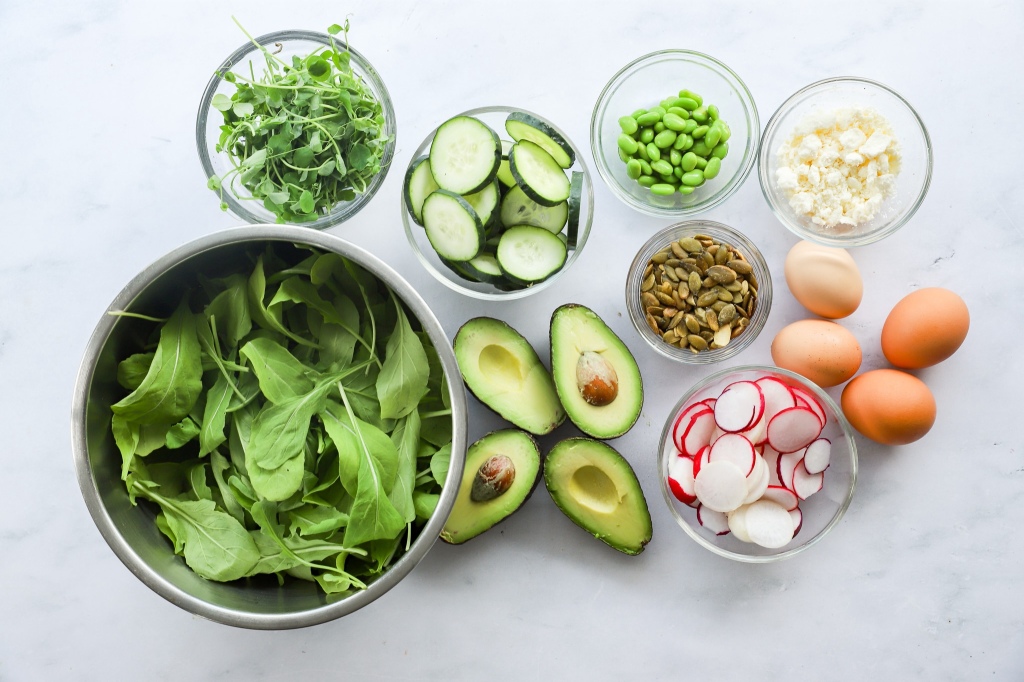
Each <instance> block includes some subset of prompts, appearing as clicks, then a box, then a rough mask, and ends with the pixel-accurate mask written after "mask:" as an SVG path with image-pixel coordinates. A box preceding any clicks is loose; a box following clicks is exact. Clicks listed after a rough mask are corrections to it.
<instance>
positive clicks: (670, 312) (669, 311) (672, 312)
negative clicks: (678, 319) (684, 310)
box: [661, 308, 679, 320]
mask: <svg viewBox="0 0 1024 682" xmlns="http://www.w3.org/2000/svg"><path fill="white" fill-rule="evenodd" d="M678 312H679V310H678V309H676V308H665V310H663V311H662V312H661V316H662V317H665V318H668V319H670V320H671V319H672V318H673V317H675V316H676V313H678Z"/></svg>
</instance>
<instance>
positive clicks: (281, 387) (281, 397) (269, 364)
mask: <svg viewBox="0 0 1024 682" xmlns="http://www.w3.org/2000/svg"><path fill="white" fill-rule="evenodd" d="M238 354H239V355H240V356H242V357H244V358H245V359H246V360H248V361H249V365H250V366H251V367H252V371H253V373H254V374H256V378H257V379H259V382H260V391H262V392H263V395H265V396H266V397H267V400H269V401H270V402H272V403H274V404H275V405H279V404H281V403H284V402H286V401H288V400H292V399H294V398H297V397H299V396H302V395H305V394H306V393H309V392H310V391H311V390H312V389H313V381H312V380H311V379H310V378H309V377H308V376H307V373H308V372H309V370H308V369H307V368H306V366H305V365H303V364H302V363H301V362H299V361H298V360H296V359H295V356H294V355H292V354H291V353H289V352H288V349H287V348H285V347H284V346H282V345H281V344H279V343H277V342H276V341H274V340H273V339H268V338H265V337H263V338H255V339H252V340H251V341H249V342H247V343H246V344H245V345H244V346H242V348H241V349H240V350H239V351H238Z"/></svg>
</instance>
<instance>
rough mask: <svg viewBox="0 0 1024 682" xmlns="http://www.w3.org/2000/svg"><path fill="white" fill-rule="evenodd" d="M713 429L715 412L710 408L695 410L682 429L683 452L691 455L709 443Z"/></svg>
mask: <svg viewBox="0 0 1024 682" xmlns="http://www.w3.org/2000/svg"><path fill="white" fill-rule="evenodd" d="M714 430H715V413H714V412H713V411H711V410H704V411H701V412H697V413H696V414H694V415H693V416H692V417H690V423H689V425H688V426H687V427H686V430H685V431H683V441H682V445H683V447H682V451H683V454H686V455H690V456H693V455H695V454H697V453H698V452H700V449H701V448H703V447H704V446H705V445H709V444H710V443H711V434H712V433H713V432H714Z"/></svg>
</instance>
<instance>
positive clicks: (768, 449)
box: [761, 443, 782, 485]
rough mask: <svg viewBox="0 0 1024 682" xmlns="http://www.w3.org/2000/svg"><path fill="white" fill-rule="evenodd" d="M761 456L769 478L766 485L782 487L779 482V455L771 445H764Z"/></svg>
mask: <svg viewBox="0 0 1024 682" xmlns="http://www.w3.org/2000/svg"><path fill="white" fill-rule="evenodd" d="M761 456H762V457H764V462H765V464H767V465H768V472H769V474H771V476H770V477H769V479H768V485H782V482H781V481H780V480H779V453H778V451H777V450H775V449H774V448H773V447H772V446H771V445H768V444H767V443H765V445H764V447H763V448H762V450H761Z"/></svg>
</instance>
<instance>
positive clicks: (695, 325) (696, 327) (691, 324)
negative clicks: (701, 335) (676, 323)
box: [684, 315, 700, 334]
mask: <svg viewBox="0 0 1024 682" xmlns="http://www.w3.org/2000/svg"><path fill="white" fill-rule="evenodd" d="M684 322H685V324H686V328H687V329H689V330H690V333H691V334H696V333H697V332H699V331H700V322H698V321H697V318H696V317H694V316H693V315H687V316H686V317H685V318H684Z"/></svg>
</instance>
